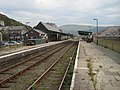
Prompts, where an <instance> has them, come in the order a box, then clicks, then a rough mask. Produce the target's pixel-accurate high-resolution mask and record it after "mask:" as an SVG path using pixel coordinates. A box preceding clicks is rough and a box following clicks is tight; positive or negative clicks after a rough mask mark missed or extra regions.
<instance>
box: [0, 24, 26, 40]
mask: <svg viewBox="0 0 120 90" xmlns="http://www.w3.org/2000/svg"><path fill="white" fill-rule="evenodd" d="M26 31H27V29H26V27H25V26H6V27H3V28H2V32H4V34H5V35H4V38H5V41H10V40H13V41H21V40H23V39H24V38H23V34H24V33H25V32H26Z"/></svg>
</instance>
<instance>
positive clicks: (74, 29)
mask: <svg viewBox="0 0 120 90" xmlns="http://www.w3.org/2000/svg"><path fill="white" fill-rule="evenodd" d="M59 28H60V29H62V30H63V32H65V33H71V34H74V35H77V34H78V31H91V32H96V27H94V26H88V25H63V26H60V27H59ZM104 29H106V27H99V31H101V30H104Z"/></svg>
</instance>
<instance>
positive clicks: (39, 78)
mask: <svg viewBox="0 0 120 90" xmlns="http://www.w3.org/2000/svg"><path fill="white" fill-rule="evenodd" d="M73 44H74V43H72V44H71V45H70V46H69V48H68V49H67V50H66V51H65V52H64V53H63V54H62V55H61V56H60V57H58V59H57V60H56V61H55V62H54V63H52V64H51V65H50V67H49V68H48V69H47V70H46V71H45V72H44V73H43V74H42V75H40V76H39V77H38V79H37V80H35V81H34V82H33V83H32V84H31V85H30V86H29V87H28V88H27V90H31V89H32V87H33V86H34V85H36V84H37V83H38V82H39V81H40V80H41V79H42V78H43V76H45V75H46V74H47V72H48V71H49V70H50V69H51V68H52V67H53V66H54V65H55V64H56V63H57V62H58V61H59V60H60V59H61V58H62V57H63V55H64V54H65V53H66V52H67V51H68V50H69V49H70V48H71V47H72V46H73Z"/></svg>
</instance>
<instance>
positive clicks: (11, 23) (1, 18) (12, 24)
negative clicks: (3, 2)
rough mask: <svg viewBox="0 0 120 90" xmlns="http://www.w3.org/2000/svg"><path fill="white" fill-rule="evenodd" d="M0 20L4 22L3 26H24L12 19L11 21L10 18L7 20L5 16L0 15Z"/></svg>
mask: <svg viewBox="0 0 120 90" xmlns="http://www.w3.org/2000/svg"><path fill="white" fill-rule="evenodd" d="M0 20H1V21H4V23H5V26H23V25H24V24H22V23H20V22H18V21H16V20H14V19H11V18H9V17H7V16H6V15H3V14H1V13H0Z"/></svg>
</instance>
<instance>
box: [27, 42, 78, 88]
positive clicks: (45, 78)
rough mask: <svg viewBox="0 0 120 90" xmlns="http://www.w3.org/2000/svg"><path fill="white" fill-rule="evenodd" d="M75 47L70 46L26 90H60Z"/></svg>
mask: <svg viewBox="0 0 120 90" xmlns="http://www.w3.org/2000/svg"><path fill="white" fill-rule="evenodd" d="M76 45H77V44H74V45H71V46H70V47H69V48H68V49H67V50H66V51H65V52H64V53H63V54H62V55H61V56H60V57H59V58H58V59H57V60H56V61H55V62H54V63H53V64H52V65H51V66H50V67H49V68H48V69H47V70H46V71H45V72H44V73H43V74H42V75H41V76H40V77H39V78H38V79H37V80H35V82H34V83H33V84H32V85H31V86H30V87H29V88H28V89H27V90H62V85H63V83H64V79H65V77H66V74H67V71H68V69H69V66H70V64H71V61H72V58H73V56H74V54H75V52H76V47H77V46H76Z"/></svg>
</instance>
